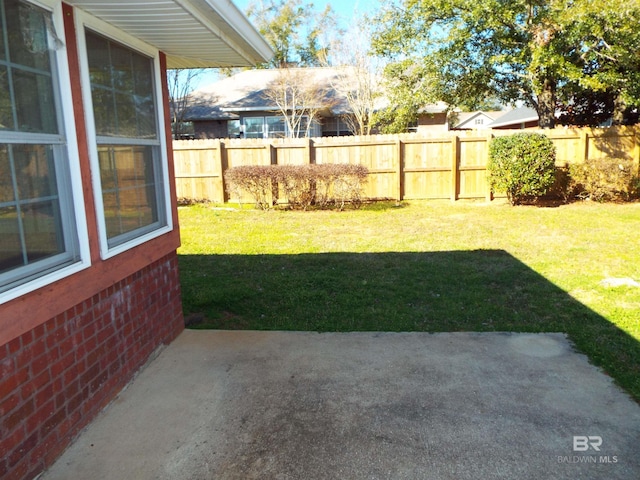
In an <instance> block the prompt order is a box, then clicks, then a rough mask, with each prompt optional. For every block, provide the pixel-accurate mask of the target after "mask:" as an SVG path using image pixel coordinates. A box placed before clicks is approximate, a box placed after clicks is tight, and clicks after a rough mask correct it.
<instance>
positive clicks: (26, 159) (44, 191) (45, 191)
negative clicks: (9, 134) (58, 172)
mask: <svg viewBox="0 0 640 480" xmlns="http://www.w3.org/2000/svg"><path fill="white" fill-rule="evenodd" d="M13 159H14V165H15V171H16V176H17V179H16V181H17V184H18V198H19V199H20V200H24V199H36V198H43V197H50V196H56V195H57V187H56V177H55V166H54V165H53V151H52V148H51V146H48V145H15V146H14V147H13Z"/></svg>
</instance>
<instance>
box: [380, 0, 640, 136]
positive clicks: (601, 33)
mask: <svg viewBox="0 0 640 480" xmlns="http://www.w3.org/2000/svg"><path fill="white" fill-rule="evenodd" d="M638 16H640V1H639V0H631V1H628V0H544V1H539V0H506V1H504V0H478V1H476V2H468V1H466V0H449V1H446V2H444V1H442V0H421V1H415V0H403V1H402V2H401V6H397V5H390V6H388V7H387V8H386V9H385V10H383V12H382V13H381V14H380V16H379V17H378V24H379V25H380V28H379V30H378V32H377V33H376V35H375V36H374V39H373V48H374V50H375V52H376V53H377V54H379V55H382V56H385V57H387V58H390V59H391V60H393V61H394V62H395V63H394V64H393V65H394V66H390V67H389V68H388V69H387V72H386V76H387V78H389V79H390V82H391V84H393V83H394V82H395V83H398V84H399V86H398V88H397V92H398V95H397V97H398V98H397V99H396V101H398V102H399V103H398V105H403V104H404V105H408V107H407V108H413V110H415V107H413V106H412V103H413V102H415V100H414V99H413V98H412V96H411V92H417V91H418V88H417V87H419V86H420V87H422V88H423V89H425V90H423V91H422V95H426V97H427V98H436V99H438V100H443V101H445V102H447V103H448V104H449V105H451V106H456V107H467V108H473V106H474V105H477V104H479V103H481V102H482V101H484V99H486V98H489V97H496V98H499V99H500V100H501V101H502V102H503V103H505V104H510V103H513V102H516V101H523V102H525V103H526V104H527V105H530V106H532V107H534V108H535V109H536V110H537V112H538V115H539V117H540V125H541V126H542V127H553V126H554V124H555V116H554V113H555V110H556V100H557V99H558V98H562V99H563V100H564V101H566V102H571V101H572V97H573V94H574V93H575V91H576V86H577V87H579V89H581V90H585V89H586V90H588V91H591V92H603V91H610V92H612V93H613V95H614V97H615V99H616V107H615V109H614V112H613V115H614V123H617V122H621V121H622V117H621V116H620V115H618V114H617V112H619V111H623V110H624V109H626V108H628V107H629V106H632V105H639V104H640V87H639V86H638V85H640V82H639V81H638V80H639V77H640V58H639V57H638V56H637V55H636V54H635V53H634V52H637V51H638V50H639V49H640V29H638V28H637V25H636V20H635V19H637V18H638ZM399 70H401V71H402V70H403V71H406V72H409V74H408V75H407V76H406V77H405V78H403V77H402V75H399V74H398V71H399ZM567 89H572V90H573V92H571V91H568V90H567ZM425 91H426V92H427V93H425Z"/></svg>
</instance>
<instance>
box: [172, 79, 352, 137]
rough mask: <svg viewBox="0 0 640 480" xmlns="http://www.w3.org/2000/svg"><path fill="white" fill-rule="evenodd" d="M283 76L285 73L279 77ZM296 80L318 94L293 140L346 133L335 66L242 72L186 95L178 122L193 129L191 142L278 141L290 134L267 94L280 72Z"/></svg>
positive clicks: (344, 102) (345, 109)
mask: <svg viewBox="0 0 640 480" xmlns="http://www.w3.org/2000/svg"><path fill="white" fill-rule="evenodd" d="M283 72H284V73H283ZM288 73H290V74H291V75H292V76H297V78H298V79H299V80H302V82H303V83H305V84H306V85H314V86H315V87H316V88H317V89H318V91H320V92H321V93H322V97H323V104H322V105H319V106H318V107H319V108H318V109H317V110H318V112H317V118H316V119H315V120H312V121H311V123H309V119H308V116H306V115H304V114H302V116H303V117H304V118H303V119H302V125H301V126H300V129H299V132H296V133H295V134H294V135H293V136H312V137H319V136H322V135H330V136H340V135H350V134H351V132H350V131H349V129H348V127H347V125H346V123H345V122H344V120H343V115H345V114H348V112H349V108H348V104H347V100H346V98H345V97H344V96H343V95H341V94H340V93H339V91H338V90H339V88H336V86H337V85H338V84H339V83H340V82H342V77H343V75H344V74H343V72H342V71H341V70H338V69H336V68H291V69H287V70H286V72H285V71H282V70H278V69H261V70H246V71H244V72H240V73H238V74H236V75H233V76H231V77H228V78H225V79H223V80H220V81H218V82H215V83H213V84H211V85H208V86H206V87H203V88H201V89H199V90H196V91H194V92H192V93H191V95H190V99H189V102H188V106H187V108H186V109H185V112H184V115H183V121H184V122H189V123H191V124H192V125H193V134H194V136H195V138H281V137H285V136H291V135H289V133H290V132H289V131H288V130H287V125H286V122H285V119H284V116H283V113H282V112H281V111H280V108H279V107H278V105H277V104H276V102H275V100H274V98H273V96H274V94H273V93H272V92H273V91H277V89H279V88H280V87H279V79H280V77H281V76H282V75H283V74H288Z"/></svg>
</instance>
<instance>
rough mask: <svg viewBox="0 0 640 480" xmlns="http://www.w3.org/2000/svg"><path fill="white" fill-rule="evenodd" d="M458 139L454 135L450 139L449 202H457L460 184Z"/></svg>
mask: <svg viewBox="0 0 640 480" xmlns="http://www.w3.org/2000/svg"><path fill="white" fill-rule="evenodd" d="M459 156H460V137H458V135H454V136H453V137H451V201H452V202H455V201H456V200H458V186H459V184H460V168H459V162H458V160H459Z"/></svg>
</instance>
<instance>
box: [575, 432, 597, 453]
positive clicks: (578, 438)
mask: <svg viewBox="0 0 640 480" xmlns="http://www.w3.org/2000/svg"><path fill="white" fill-rule="evenodd" d="M601 445H602V437H599V436H597V435H593V436H588V437H585V436H582V435H574V436H573V451H574V452H586V451H587V450H589V449H590V448H592V449H594V450H595V451H596V452H599V451H600V446H601Z"/></svg>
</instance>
